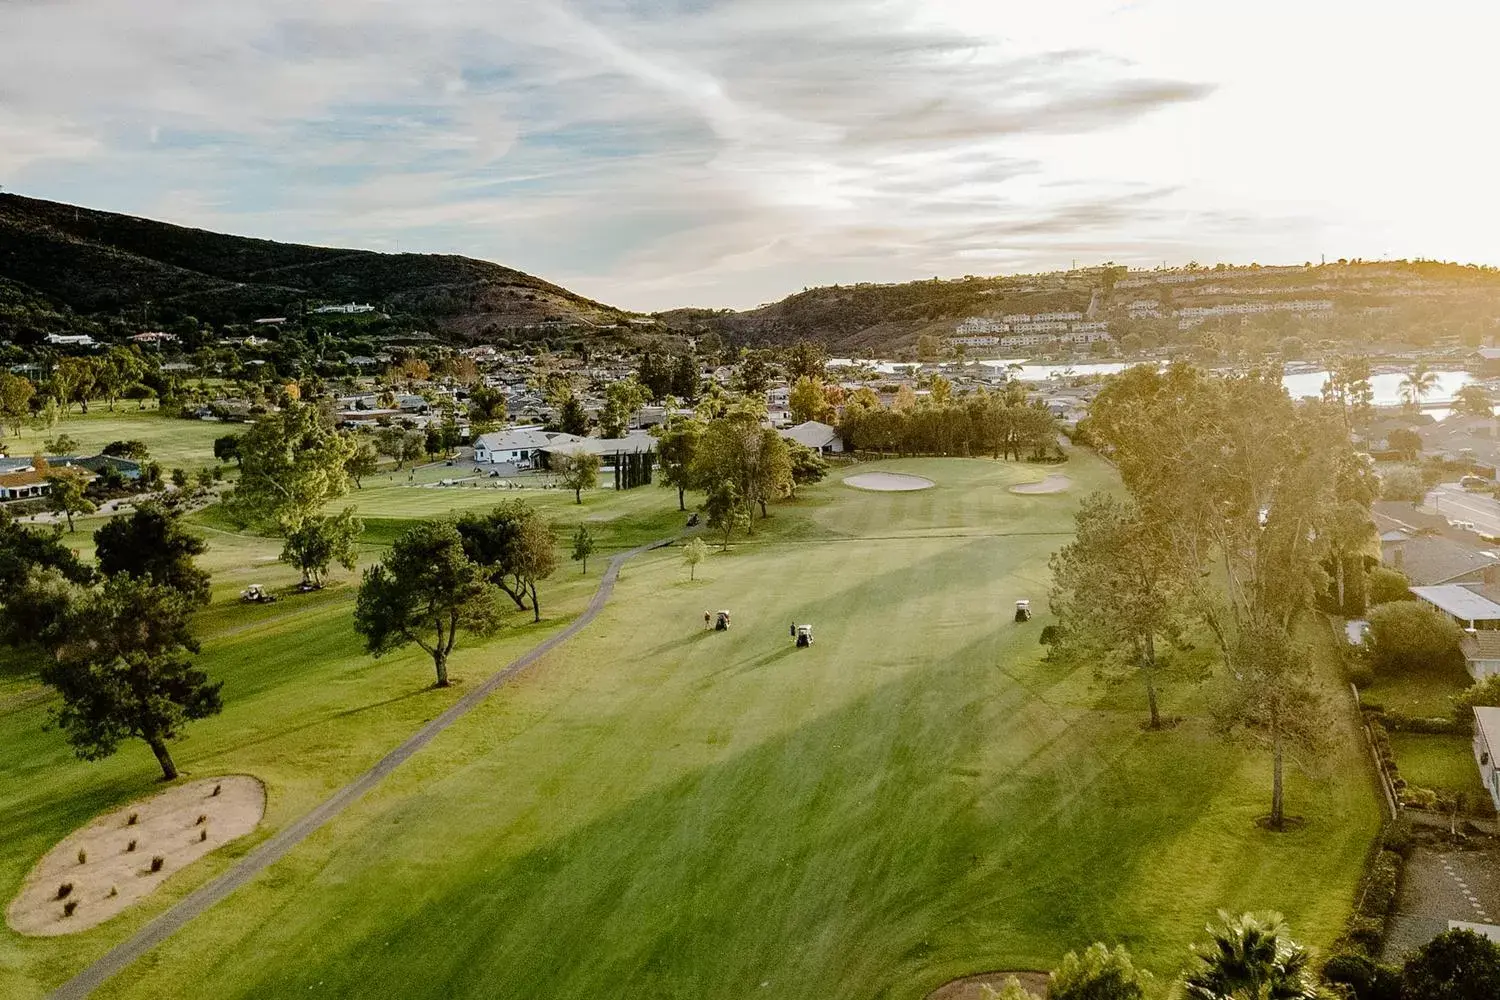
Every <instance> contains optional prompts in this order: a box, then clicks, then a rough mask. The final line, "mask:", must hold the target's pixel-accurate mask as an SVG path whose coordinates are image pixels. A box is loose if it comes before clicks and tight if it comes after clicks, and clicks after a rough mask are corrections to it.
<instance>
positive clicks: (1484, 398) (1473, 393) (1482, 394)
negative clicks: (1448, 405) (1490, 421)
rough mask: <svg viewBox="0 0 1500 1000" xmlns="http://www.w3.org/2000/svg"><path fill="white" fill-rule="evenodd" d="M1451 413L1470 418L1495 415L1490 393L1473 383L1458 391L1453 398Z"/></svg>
mask: <svg viewBox="0 0 1500 1000" xmlns="http://www.w3.org/2000/svg"><path fill="white" fill-rule="evenodd" d="M1453 412H1454V413H1463V414H1466V415H1468V416H1471V417H1484V418H1489V417H1492V416H1494V415H1495V403H1494V400H1492V399H1491V398H1490V391H1489V390H1488V389H1486V388H1485V387H1484V386H1482V385H1479V384H1478V383H1475V382H1470V383H1469V384H1468V385H1466V386H1464V387H1463V388H1461V389H1459V390H1458V392H1457V393H1456V394H1455V395H1454V397H1453Z"/></svg>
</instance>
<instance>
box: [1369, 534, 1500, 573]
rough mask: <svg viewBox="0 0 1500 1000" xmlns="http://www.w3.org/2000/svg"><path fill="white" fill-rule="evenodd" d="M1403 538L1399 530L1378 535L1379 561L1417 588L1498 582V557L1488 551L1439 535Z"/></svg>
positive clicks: (1499, 563)
mask: <svg viewBox="0 0 1500 1000" xmlns="http://www.w3.org/2000/svg"><path fill="white" fill-rule="evenodd" d="M1404 536H1405V533H1404V532H1401V531H1387V532H1382V534H1381V541H1380V561H1381V562H1382V563H1384V564H1385V565H1386V566H1389V567H1390V568H1391V569H1396V570H1400V571H1401V572H1402V573H1405V574H1406V578H1407V579H1408V580H1410V581H1411V582H1412V583H1413V584H1415V585H1416V586H1418V587H1431V586H1437V585H1438V584H1444V583H1495V582H1497V580H1500V577H1497V575H1496V574H1497V572H1500V570H1497V567H1500V558H1497V557H1496V556H1494V555H1493V554H1491V553H1490V552H1487V551H1483V550H1480V549H1476V548H1473V547H1471V546H1468V545H1464V544H1463V543H1462V542H1456V541H1454V540H1453V539H1451V538H1444V537H1442V536H1441V535H1414V536H1409V537H1404Z"/></svg>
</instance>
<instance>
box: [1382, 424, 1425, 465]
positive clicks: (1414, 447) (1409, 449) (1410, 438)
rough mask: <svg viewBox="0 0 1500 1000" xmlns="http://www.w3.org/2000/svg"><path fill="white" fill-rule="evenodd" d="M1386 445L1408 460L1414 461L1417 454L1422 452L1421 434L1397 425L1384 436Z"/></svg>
mask: <svg viewBox="0 0 1500 1000" xmlns="http://www.w3.org/2000/svg"><path fill="white" fill-rule="evenodd" d="M1385 443H1386V446H1387V447H1389V448H1390V449H1391V451H1394V452H1396V453H1397V454H1398V455H1401V456H1402V457H1403V458H1405V459H1406V460H1407V461H1408V462H1413V461H1416V458H1417V456H1418V455H1420V454H1422V435H1420V434H1418V433H1417V432H1416V431H1412V430H1407V429H1406V428H1405V427H1398V428H1396V429H1395V430H1393V431H1391V432H1390V433H1389V434H1387V435H1386V436H1385Z"/></svg>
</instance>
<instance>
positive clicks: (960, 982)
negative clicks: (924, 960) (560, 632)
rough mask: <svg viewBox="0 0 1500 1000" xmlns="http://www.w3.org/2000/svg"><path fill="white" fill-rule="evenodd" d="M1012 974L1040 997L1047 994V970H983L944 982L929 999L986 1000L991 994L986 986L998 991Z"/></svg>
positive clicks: (928, 995) (930, 994) (928, 996)
mask: <svg viewBox="0 0 1500 1000" xmlns="http://www.w3.org/2000/svg"><path fill="white" fill-rule="evenodd" d="M1012 976H1015V977H1016V979H1018V980H1020V982H1021V985H1022V986H1023V987H1025V988H1026V989H1028V990H1030V991H1031V992H1032V993H1034V994H1036V995H1037V996H1038V997H1044V996H1046V995H1047V982H1048V977H1047V973H1045V972H981V973H979V975H977V976H964V977H963V978H962V979H955V980H953V982H951V983H944V984H943V985H942V986H939V987H938V988H937V989H935V990H933V991H932V992H931V993H929V994H927V1000H984V998H985V997H987V996H989V994H988V993H986V992H985V989H984V988H985V987H986V986H988V987H990V988H992V989H993V990H995V991H996V992H997V993H998V992H999V991H1000V988H1001V987H1002V986H1004V985H1005V983H1006V980H1008V979H1010V977H1012Z"/></svg>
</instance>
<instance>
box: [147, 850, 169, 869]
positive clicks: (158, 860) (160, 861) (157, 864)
mask: <svg viewBox="0 0 1500 1000" xmlns="http://www.w3.org/2000/svg"><path fill="white" fill-rule="evenodd" d="M166 863H167V859H166V858H164V857H162V856H161V855H160V854H158V855H156V857H154V858H152V859H151V870H152V871H153V872H159V871H161V866H162V865H164V864H166Z"/></svg>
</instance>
